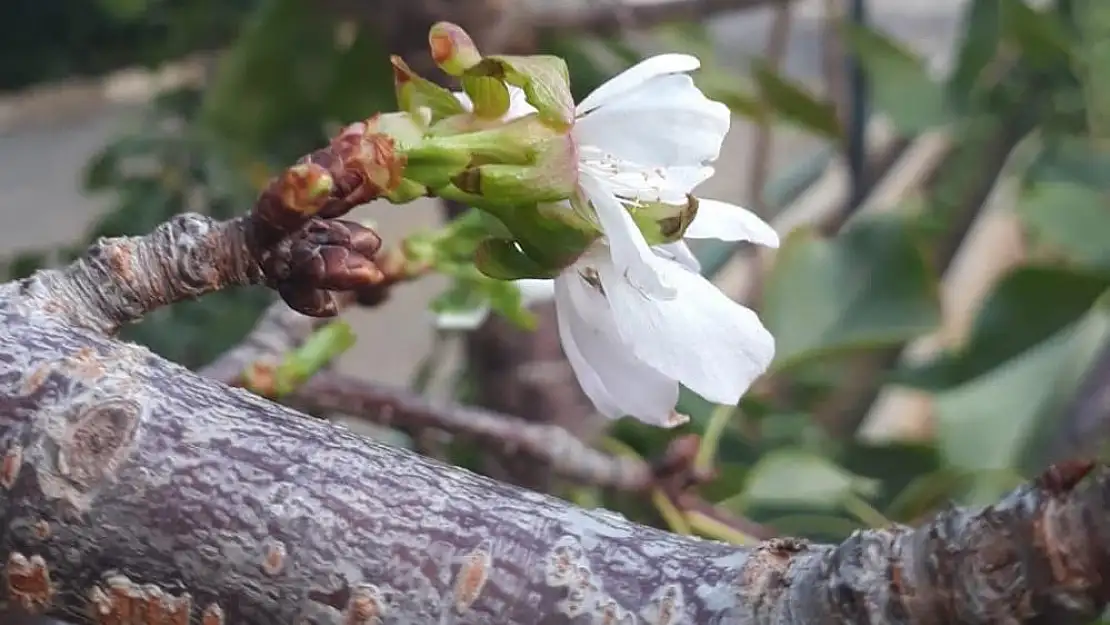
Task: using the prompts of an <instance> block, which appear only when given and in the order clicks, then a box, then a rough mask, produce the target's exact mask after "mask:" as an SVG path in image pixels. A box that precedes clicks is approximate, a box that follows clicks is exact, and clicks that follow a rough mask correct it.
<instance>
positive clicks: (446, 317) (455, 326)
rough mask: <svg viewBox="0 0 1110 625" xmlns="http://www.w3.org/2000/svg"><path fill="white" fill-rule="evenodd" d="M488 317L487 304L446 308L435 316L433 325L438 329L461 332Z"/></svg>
mask: <svg viewBox="0 0 1110 625" xmlns="http://www.w3.org/2000/svg"><path fill="white" fill-rule="evenodd" d="M486 317H489V306H482V307H479V308H472V309H470V310H448V311H445V312H441V313H438V314H437V315H436V316H435V327H436V328H438V329H440V330H447V331H456V332H463V331H467V330H473V329H475V328H477V327H478V326H480V325H482V322H483V321H485V320H486Z"/></svg>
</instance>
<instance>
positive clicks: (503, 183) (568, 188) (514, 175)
mask: <svg viewBox="0 0 1110 625" xmlns="http://www.w3.org/2000/svg"><path fill="white" fill-rule="evenodd" d="M531 147H532V150H531V152H532V154H531V159H529V160H530V162H529V163H528V164H526V165H515V164H501V163H495V164H489V165H480V166H478V167H474V168H470V169H467V170H465V171H463V172H462V173H460V174H459V175H458V176H455V177H454V178H453V179H452V182H453V183H454V184H455V186H456V187H458V188H459V189H461V190H462V191H465V192H466V193H470V194H473V195H477V196H480V197H482V198H487V199H488V200H489V201H493V202H500V203H503V204H514V205H515V204H535V203H540V202H557V201H559V200H565V199H567V198H568V197H570V194H571V193H573V192H574V189H575V187H576V184H577V181H578V169H577V160H576V159H575V153H574V140H573V139H572V138H571V137H570V136H569V135H562V136H555V137H551V138H549V139H547V140H544V141H542V142H540V143H539V144H537V145H533V146H531Z"/></svg>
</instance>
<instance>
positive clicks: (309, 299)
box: [277, 282, 339, 317]
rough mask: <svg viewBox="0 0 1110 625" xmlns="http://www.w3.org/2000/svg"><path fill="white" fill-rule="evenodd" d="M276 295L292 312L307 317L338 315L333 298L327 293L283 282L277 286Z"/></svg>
mask: <svg viewBox="0 0 1110 625" xmlns="http://www.w3.org/2000/svg"><path fill="white" fill-rule="evenodd" d="M277 292H278V295H280V296H281V299H282V300H284V301H285V303H286V304H288V305H289V307H290V308H292V309H293V310H295V311H297V312H299V313H301V314H302V315H308V316H309V317H334V316H335V315H336V314H338V313H339V304H338V303H337V302H336V301H335V296H334V295H332V294H331V293H329V292H327V291H322V290H319V289H313V288H307V287H305V286H303V285H300V284H295V283H289V282H283V283H280V284H278V285H277Z"/></svg>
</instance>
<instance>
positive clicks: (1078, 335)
mask: <svg viewBox="0 0 1110 625" xmlns="http://www.w3.org/2000/svg"><path fill="white" fill-rule="evenodd" d="M1108 338H1110V297H1103V298H1102V299H1101V300H1100V301H1099V302H1098V304H1096V306H1095V307H1094V308H1093V310H1092V311H1091V313H1090V314H1089V315H1088V316H1086V317H1085V318H1083V319H1082V320H1080V321H1079V322H1077V323H1075V324H1073V325H1071V326H1069V327H1068V328H1066V329H1064V330H1061V331H1060V332H1057V333H1056V334H1054V335H1053V336H1051V337H1050V338H1048V339H1047V340H1045V341H1042V342H1041V343H1040V344H1038V345H1037V346H1036V347H1034V348H1033V349H1030V350H1027V351H1026V352H1025V353H1024V354H1022V355H1021V356H1020V357H1019V358H1016V359H1013V360H1010V361H1009V362H1007V363H1006V364H1004V365H1002V366H1000V367H998V368H996V369H994V370H992V371H990V372H989V373H987V374H985V375H982V376H979V377H977V378H975V379H974V380H972V381H971V382H969V383H967V384H964V385H963V386H959V387H957V388H954V389H952V390H949V391H946V392H944V393H940V394H938V395H937V396H936V403H935V407H936V411H937V441H938V444H939V446H940V451H941V453H942V454H943V456H944V458H945V460H946V461H947V463H948V464H949V465H950V466H951V467H954V468H956V469H960V470H966V471H991V470H1000V469H1021V470H1036V468H1037V467H1036V464H1037V462H1038V461H1039V458H1033V457H1032V456H1033V455H1035V453H1036V451H1037V447H1038V445H1039V444H1040V443H1041V441H1042V440H1043V439H1044V438H1045V437H1046V436H1045V435H1046V434H1048V433H1049V432H1050V431H1051V428H1053V427H1054V424H1055V423H1057V422H1058V415H1059V412H1060V411H1061V410H1062V409H1063V407H1064V406H1066V405H1067V404H1068V402H1069V400H1070V398H1071V396H1072V395H1073V394H1074V392H1075V389H1076V388H1077V386H1078V385H1079V382H1080V380H1081V379H1082V377H1083V376H1084V373H1085V372H1086V370H1087V369H1088V367H1089V366H1090V363H1091V362H1092V361H1093V360H1094V358H1095V356H1096V354H1097V352H1098V350H1099V349H1100V348H1101V346H1102V345H1104V344H1105V342H1106V340H1107V339H1108ZM1031 460H1034V461H1033V462H1031ZM991 494H992V493H990V492H984V493H981V496H982V497H988V496H990V495H991Z"/></svg>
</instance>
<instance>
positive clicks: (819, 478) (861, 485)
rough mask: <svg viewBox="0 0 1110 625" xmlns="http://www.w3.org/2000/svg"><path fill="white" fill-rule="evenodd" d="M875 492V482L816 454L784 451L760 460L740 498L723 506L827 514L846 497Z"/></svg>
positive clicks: (754, 467)
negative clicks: (826, 511) (808, 511)
mask: <svg viewBox="0 0 1110 625" xmlns="http://www.w3.org/2000/svg"><path fill="white" fill-rule="evenodd" d="M876 490H877V483H876V481H875V480H870V479H867V478H863V477H860V476H858V475H854V474H852V473H849V472H848V471H845V470H844V469H842V468H840V467H838V466H837V465H836V464H834V463H833V462H831V461H829V460H828V459H826V458H823V457H821V456H818V455H816V454H812V453H809V452H806V451H804V450H799V449H789V448H787V449H779V450H777V451H774V452H771V453H769V454H767V455H765V456H764V457H763V458H761V459H760V460H759V462H757V463H756V464H755V466H753V467H752V468H751V470H750V471H749V472H748V480H747V483H746V484H745V487H744V492H743V494H741V495H740V496H739V497H737V498H732V499H729V500H727V503H726V505H727V506H729V507H733V508H735V507H737V506H740V507H742V508H747V507H750V506H755V505H758V506H784V507H791V508H809V509H816V510H827V509H830V508H836V507H839V506H840V505H841V504H842V503H843V502H844V501H845V500H846V499H847V498H848V497H849V496H852V495H862V496H871V495H873V494H875V492H876Z"/></svg>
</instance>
